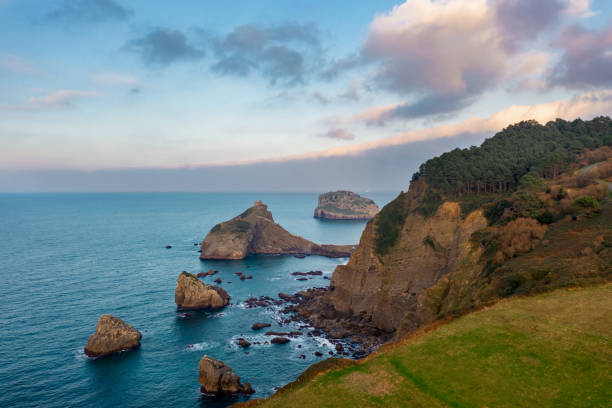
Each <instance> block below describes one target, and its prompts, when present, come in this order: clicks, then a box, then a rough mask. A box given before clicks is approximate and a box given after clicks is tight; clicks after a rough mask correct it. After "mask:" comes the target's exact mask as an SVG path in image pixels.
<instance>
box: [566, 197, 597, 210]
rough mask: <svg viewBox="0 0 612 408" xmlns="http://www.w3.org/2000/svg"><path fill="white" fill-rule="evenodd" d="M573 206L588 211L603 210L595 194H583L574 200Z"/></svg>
mask: <svg viewBox="0 0 612 408" xmlns="http://www.w3.org/2000/svg"><path fill="white" fill-rule="evenodd" d="M573 206H574V207H576V208H578V209H581V210H583V211H585V212H587V213H590V212H599V211H600V210H601V206H600V205H599V201H597V199H596V198H595V197H593V196H582V197H580V198H578V199H576V201H574V205H573Z"/></svg>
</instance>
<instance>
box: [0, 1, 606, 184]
mask: <svg viewBox="0 0 612 408" xmlns="http://www.w3.org/2000/svg"><path fill="white" fill-rule="evenodd" d="M0 34H1V35H0V191H4V192H21V191H23V192H36V191H41V192H50V191H327V190H336V189H352V190H356V191H397V192H399V191H400V190H406V189H407V188H408V185H409V180H410V177H411V175H412V173H413V172H414V171H415V170H416V169H417V168H418V166H419V164H420V163H422V162H423V161H425V160H427V159H428V158H430V157H432V156H434V155H438V154H441V153H443V152H444V151H448V150H451V149H453V148H455V147H469V146H471V145H478V144H480V143H481V142H482V141H483V140H484V139H485V138H487V137H491V136H492V135H494V134H495V133H496V132H498V131H500V130H502V129H503V128H504V127H506V126H508V125H509V124H512V123H515V122H518V121H520V120H527V119H536V120H538V121H540V122H541V123H546V122H547V121H549V120H554V119H556V118H563V119H566V120H573V119H575V118H582V119H591V118H592V117H594V116H598V115H612V2H610V1H606V0H593V1H589V0H538V1H533V0H488V1H487V0H407V1H405V2H399V1H386V0H375V1H370V0H360V1H340V0H327V1H312V0H311V1H307V0H295V1H291V2H287V1H273V0H267V1H257V2H256V1H233V2H208V1H199V0H182V1H174V2H169V1H163V0H0Z"/></svg>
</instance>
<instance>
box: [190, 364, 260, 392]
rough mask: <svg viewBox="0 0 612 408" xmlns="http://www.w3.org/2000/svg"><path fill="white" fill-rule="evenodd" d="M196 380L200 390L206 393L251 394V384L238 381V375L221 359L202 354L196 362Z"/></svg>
mask: <svg viewBox="0 0 612 408" xmlns="http://www.w3.org/2000/svg"><path fill="white" fill-rule="evenodd" d="M198 371H199V376H198V382H199V383H200V385H201V386H202V387H201V391H202V392H203V393H206V394H215V395H224V394H240V393H241V394H252V393H253V392H254V391H253V388H252V387H251V384H249V383H248V382H245V383H244V384H241V383H240V377H239V376H238V375H236V374H235V373H234V371H232V369H231V368H230V367H229V366H228V365H226V364H225V363H224V362H223V361H221V360H215V359H214V358H212V357H209V356H204V357H202V359H201V360H200V364H198Z"/></svg>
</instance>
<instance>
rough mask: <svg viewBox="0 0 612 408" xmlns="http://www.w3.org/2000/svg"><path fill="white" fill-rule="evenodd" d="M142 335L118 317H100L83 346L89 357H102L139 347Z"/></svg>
mask: <svg viewBox="0 0 612 408" xmlns="http://www.w3.org/2000/svg"><path fill="white" fill-rule="evenodd" d="M141 338H142V334H141V333H140V332H139V331H138V330H136V329H135V328H134V327H132V326H131V325H129V324H127V323H126V322H124V321H123V320H121V319H119V318H118V317H115V316H111V315H102V316H100V318H99V319H98V324H97V325H96V332H95V333H94V334H92V335H91V337H90V338H89V340H88V341H87V345H86V346H85V354H87V355H88V356H89V357H103V356H108V355H110V354H114V353H118V352H121V351H125V350H130V349H136V348H138V347H140V339H141Z"/></svg>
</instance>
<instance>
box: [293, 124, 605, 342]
mask: <svg viewBox="0 0 612 408" xmlns="http://www.w3.org/2000/svg"><path fill="white" fill-rule="evenodd" d="M518 144H523V145H528V146H529V147H528V148H523V147H514V148H513V147H512V146H515V145H518ZM611 145H612V120H610V119H609V118H595V119H593V120H592V121H587V122H584V121H581V120H576V121H573V122H565V121H561V120H557V121H555V122H550V123H548V124H547V125H546V126H542V125H539V124H537V123H536V122H521V123H519V124H517V125H513V126H510V127H508V128H507V129H504V130H503V131H501V132H499V133H498V134H497V135H495V136H494V137H492V138H491V139H488V140H487V141H485V142H484V143H483V144H482V146H481V147H473V148H470V149H464V150H455V151H453V152H451V153H452V154H445V155H442V156H440V157H439V158H434V159H432V160H429V161H428V162H426V164H425V165H424V166H421V170H420V171H419V173H417V174H415V176H414V177H413V181H412V182H411V184H410V189H409V190H408V191H407V192H402V193H400V195H399V196H398V197H397V198H396V199H395V200H393V201H392V202H390V203H389V204H387V205H386V206H385V207H384V208H383V209H382V210H381V211H380V212H379V213H378V215H377V216H376V217H375V218H374V219H373V220H372V221H371V222H369V223H368V225H367V226H366V228H365V230H364V232H363V234H362V236H361V240H360V243H359V246H358V247H357V248H356V249H355V250H354V251H353V252H352V254H351V258H350V260H349V262H348V264H346V265H340V266H338V267H337V268H336V270H335V271H334V274H333V276H332V279H331V282H330V286H329V290H327V291H325V292H322V293H319V294H317V296H315V297H314V299H310V300H308V302H306V304H304V305H303V306H301V307H300V308H299V310H298V313H299V314H300V315H301V317H302V318H304V319H305V320H308V321H310V322H311V323H312V324H313V325H314V326H315V327H318V328H321V329H324V330H325V331H327V332H328V333H330V334H331V335H332V336H333V337H337V338H348V339H349V341H351V342H358V343H362V344H364V345H365V346H366V352H367V350H371V349H373V348H376V346H377V345H378V344H381V343H384V342H386V341H388V340H389V339H391V338H399V337H401V336H403V335H404V334H407V333H410V332H411V331H414V330H416V329H418V328H419V327H421V326H422V325H425V324H428V323H431V322H433V321H435V320H437V319H440V318H443V317H445V316H447V315H453V316H457V315H462V314H465V313H468V312H470V311H471V310H474V309H476V308H479V307H481V306H483V305H490V304H493V303H495V302H496V301H498V300H499V299H503V298H505V297H508V296H512V295H515V294H522V295H525V294H530V293H535V292H542V291H546V290H550V289H554V288H557V287H562V286H568V285H577V284H592V283H596V282H606V281H609V280H610V279H611V278H612V200H611V198H610V190H609V183H610V181H612V179H611V177H612V148H611V147H610V146H611ZM526 149H527V150H529V149H530V151H532V153H528V152H527V150H526ZM550 152H555V154H554V155H552V156H551V154H549V153H550ZM432 163H433V164H432ZM502 163H503V164H504V166H503V167H504V168H505V169H511V173H510V174H511V175H512V179H514V180H516V181H515V182H512V183H511V182H508V183H507V184H505V185H504V187H498V188H497V189H495V188H493V187H492V184H491V183H492V180H495V179H496V178H497V177H498V175H497V174H496V173H493V172H492V169H494V168H495V166H498V165H500V164H502ZM434 164H435V165H434ZM432 169H433V170H432ZM435 169H438V170H439V171H438V170H436V171H437V172H436V171H434V170H435ZM440 169H442V170H440ZM479 169H480V170H479ZM501 171H502V172H503V171H504V170H503V169H502V170H501ZM479 172H480V173H479ZM458 174H463V175H464V176H465V178H464V179H463V181H466V180H471V177H476V179H475V180H477V181H476V185H477V186H478V185H479V184H478V183H480V187H476V188H475V189H474V188H471V189H468V188H460V189H448V188H447V187H448V183H447V180H451V179H453V177H455V178H456V177H459V176H457V175H458ZM478 174H480V176H478ZM477 176H478V177H480V178H478V177H477ZM481 176H482V177H481ZM462 177H463V176H462ZM364 337H365V338H364Z"/></svg>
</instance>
